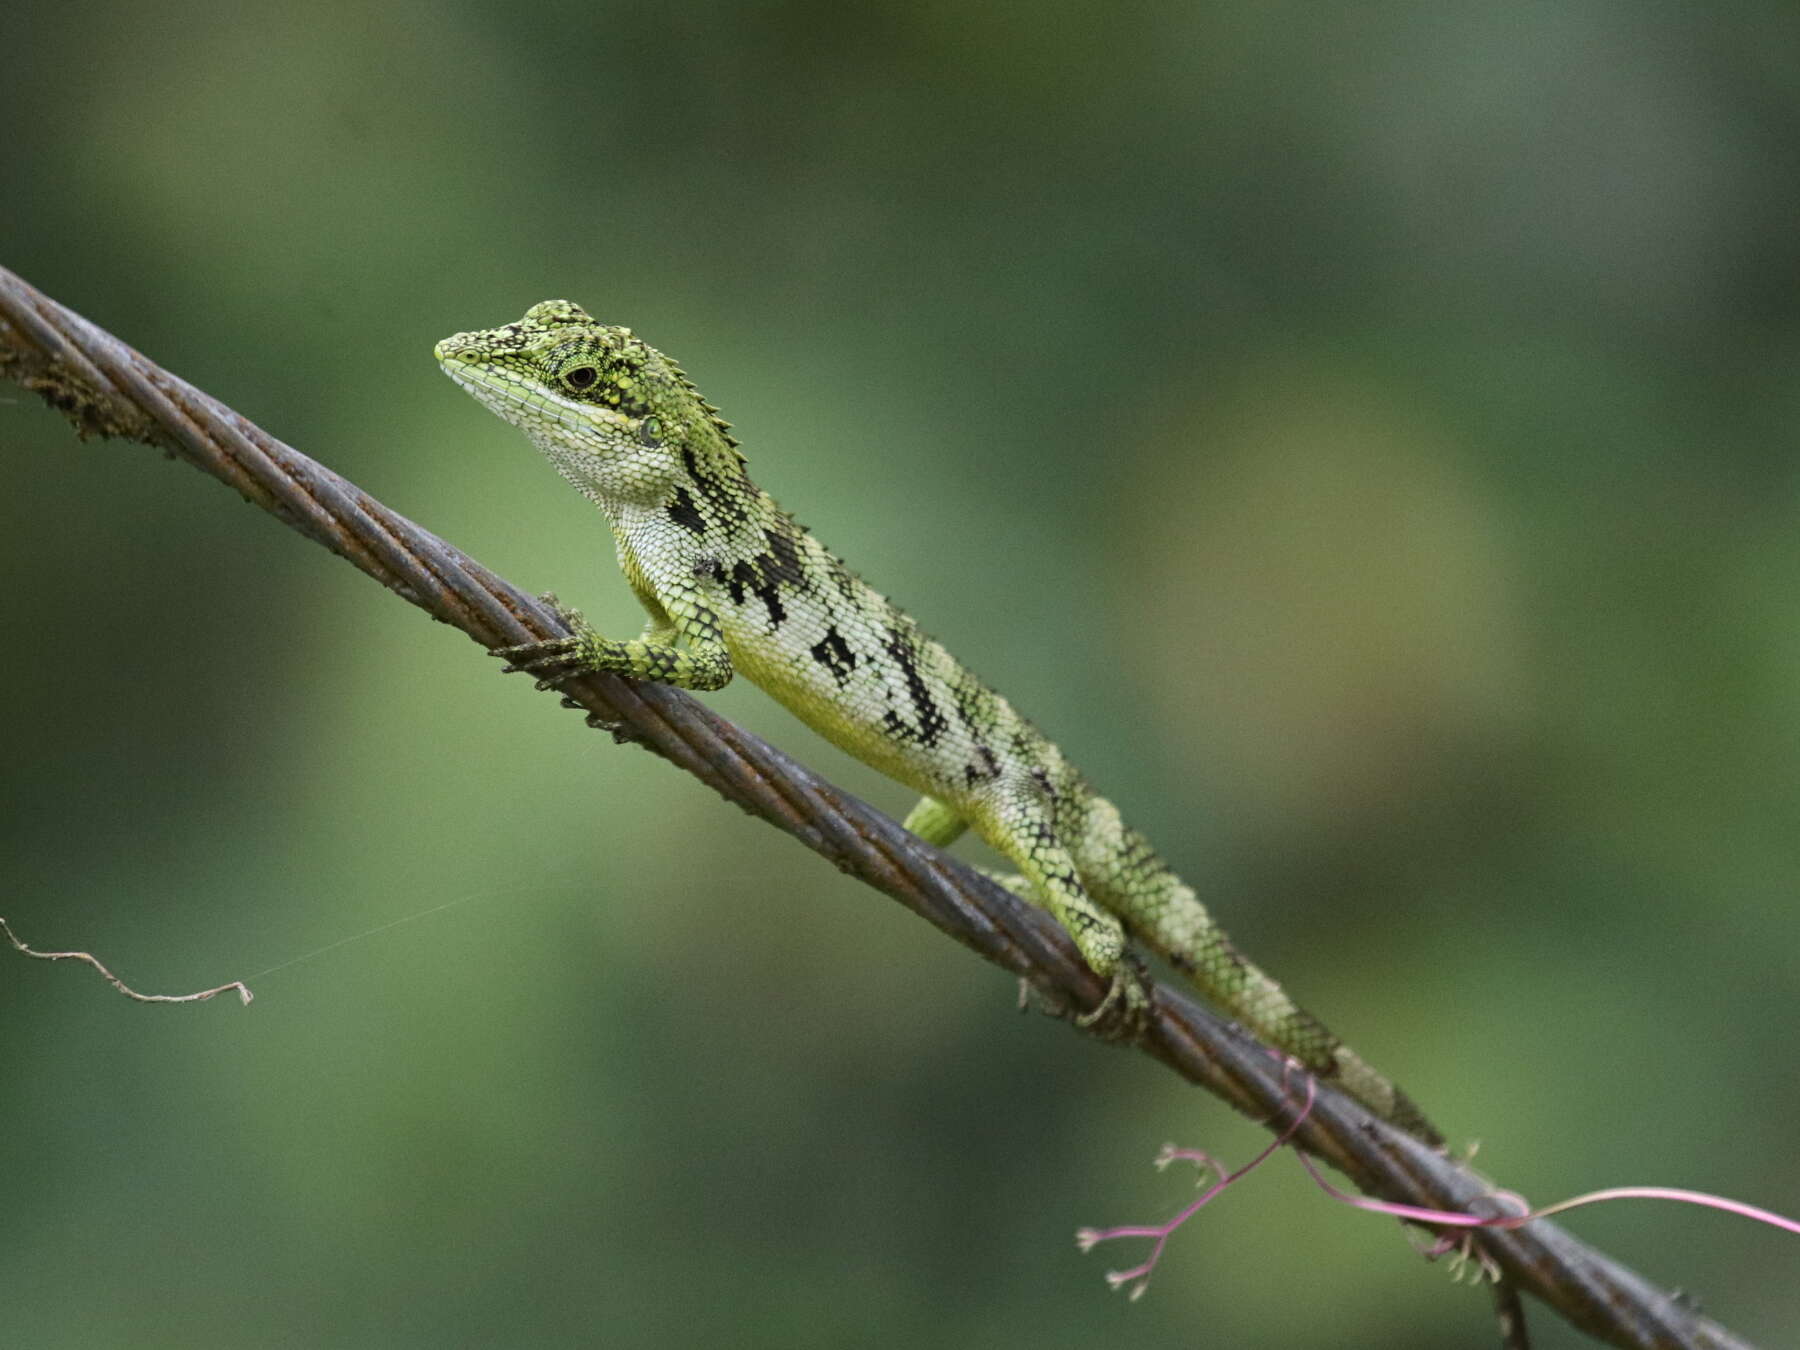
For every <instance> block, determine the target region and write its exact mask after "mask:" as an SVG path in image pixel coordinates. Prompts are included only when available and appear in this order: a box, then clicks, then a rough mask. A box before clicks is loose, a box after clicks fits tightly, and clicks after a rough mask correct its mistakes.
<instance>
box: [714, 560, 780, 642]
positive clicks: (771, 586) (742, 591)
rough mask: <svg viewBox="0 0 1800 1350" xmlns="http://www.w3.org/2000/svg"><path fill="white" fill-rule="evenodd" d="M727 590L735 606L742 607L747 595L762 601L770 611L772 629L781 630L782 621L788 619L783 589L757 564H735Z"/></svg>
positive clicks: (726, 582)
mask: <svg viewBox="0 0 1800 1350" xmlns="http://www.w3.org/2000/svg"><path fill="white" fill-rule="evenodd" d="M725 589H726V591H727V592H729V594H730V595H731V603H732V604H734V605H742V604H743V603H744V597H745V596H747V595H754V596H755V597H756V598H757V599H758V600H761V601H762V602H763V606H764V607H765V608H766V609H767V610H768V611H769V626H770V627H771V628H779V627H780V626H781V621H782V620H783V619H785V618H787V606H785V605H783V604H782V603H781V588H780V587H779V586H778V585H776V584H775V582H773V581H771V580H769V579H768V577H767V576H765V575H764V573H763V570H762V569H761V568H760V567H758V566H757V565H756V563H755V562H743V561H739V562H736V563H733V564H732V567H731V575H730V576H729V577H727V578H726V580H725Z"/></svg>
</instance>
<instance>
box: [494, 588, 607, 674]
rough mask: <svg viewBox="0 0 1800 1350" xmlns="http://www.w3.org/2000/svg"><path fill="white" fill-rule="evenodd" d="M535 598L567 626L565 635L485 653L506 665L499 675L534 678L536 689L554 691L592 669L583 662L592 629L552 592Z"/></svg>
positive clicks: (585, 658) (579, 615)
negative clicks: (567, 630) (564, 682)
mask: <svg viewBox="0 0 1800 1350" xmlns="http://www.w3.org/2000/svg"><path fill="white" fill-rule="evenodd" d="M538 599H539V600H541V601H542V602H543V603H544V604H545V605H547V606H549V608H550V609H552V610H554V611H555V612H556V616H557V618H559V619H561V620H562V621H563V623H564V624H565V625H566V626H567V627H568V629H569V633H568V635H567V636H565V637H553V638H543V639H541V640H540V641H536V642H519V643H514V644H513V645H512V646H510V647H493V648H490V649H489V650H488V655H489V656H497V657H499V658H500V659H501V660H502V661H505V662H506V665H505V666H503V667H502V668H501V671H500V673H501V674H502V675H516V674H525V675H531V676H535V677H536V684H537V687H538V688H539V689H554V688H556V687H557V686H558V685H560V684H561V683H562V682H563V681H564V680H568V679H573V678H574V677H575V676H577V675H583V674H586V673H587V672H588V671H590V670H592V669H593V666H592V665H591V664H589V662H588V660H587V635H588V634H589V633H591V632H592V631H593V630H592V629H591V628H590V627H589V625H588V621H587V619H586V618H585V617H584V616H583V615H582V613H581V611H580V610H578V609H570V608H568V607H567V606H565V605H564V604H563V603H562V602H561V601H560V600H558V599H557V598H556V595H555V593H554V592H552V591H545V592H544V593H543V594H542V595H540V596H539V597H538Z"/></svg>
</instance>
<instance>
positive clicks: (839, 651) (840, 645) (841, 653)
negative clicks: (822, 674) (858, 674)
mask: <svg viewBox="0 0 1800 1350" xmlns="http://www.w3.org/2000/svg"><path fill="white" fill-rule="evenodd" d="M807 650H808V651H810V652H811V653H812V659H813V660H815V661H817V662H818V663H819V664H820V665H822V666H824V667H825V669H826V670H829V671H830V672H831V678H832V679H834V680H836V681H837V682H838V687H839V688H840V689H841V688H843V686H844V685H846V684H848V683H849V682H850V672H851V671H853V670H855V669H856V653H855V652H853V651H851V650H850V644H849V643H847V642H845V641H844V635H843V634H842V633H840V632H838V630H837V625H836V624H832V625H831V626H830V627H829V628H827V629H826V630H825V636H824V637H823V638H821V639H820V640H819V641H818V642H815V643H813V645H812V646H811V647H809V648H808V649H807Z"/></svg>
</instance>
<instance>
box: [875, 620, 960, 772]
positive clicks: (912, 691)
mask: <svg viewBox="0 0 1800 1350" xmlns="http://www.w3.org/2000/svg"><path fill="white" fill-rule="evenodd" d="M881 645H882V648H883V650H885V651H886V652H887V654H888V655H889V656H891V657H893V658H894V664H895V665H897V666H899V667H900V676H901V678H902V679H904V680H905V681H906V693H907V696H908V697H909V698H911V699H912V705H913V711H914V713H915V714H916V715H917V717H918V725H917V726H911V727H909V726H907V725H906V724H905V723H904V722H902V721H901V720H900V718H899V716H898V715H897V714H895V713H894V712H893V711H891V710H890V711H889V712H888V713H887V715H886V716H885V717H884V718H883V719H882V721H883V723H884V724H885V725H886V726H887V728H888V730H889V731H891V732H893V734H894V735H895V736H898V737H901V738H903V739H907V740H917V741H918V742H919V743H920V744H922V745H936V744H937V743H938V741H940V740H941V739H942V738H943V735H944V733H945V732H946V731H948V730H949V729H950V721H949V719H948V718H946V717H945V716H944V714H943V711H942V710H941V709H940V708H939V707H938V705H937V702H936V700H935V699H933V698H932V697H931V688H930V686H929V685H927V684H926V683H925V676H924V674H923V672H921V671H920V669H919V646H918V640H917V638H915V637H913V636H912V635H911V634H909V633H907V632H906V631H905V630H903V629H901V628H898V627H890V628H889V629H888V630H887V637H886V638H885V639H884V640H883V641H882V644H881Z"/></svg>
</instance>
